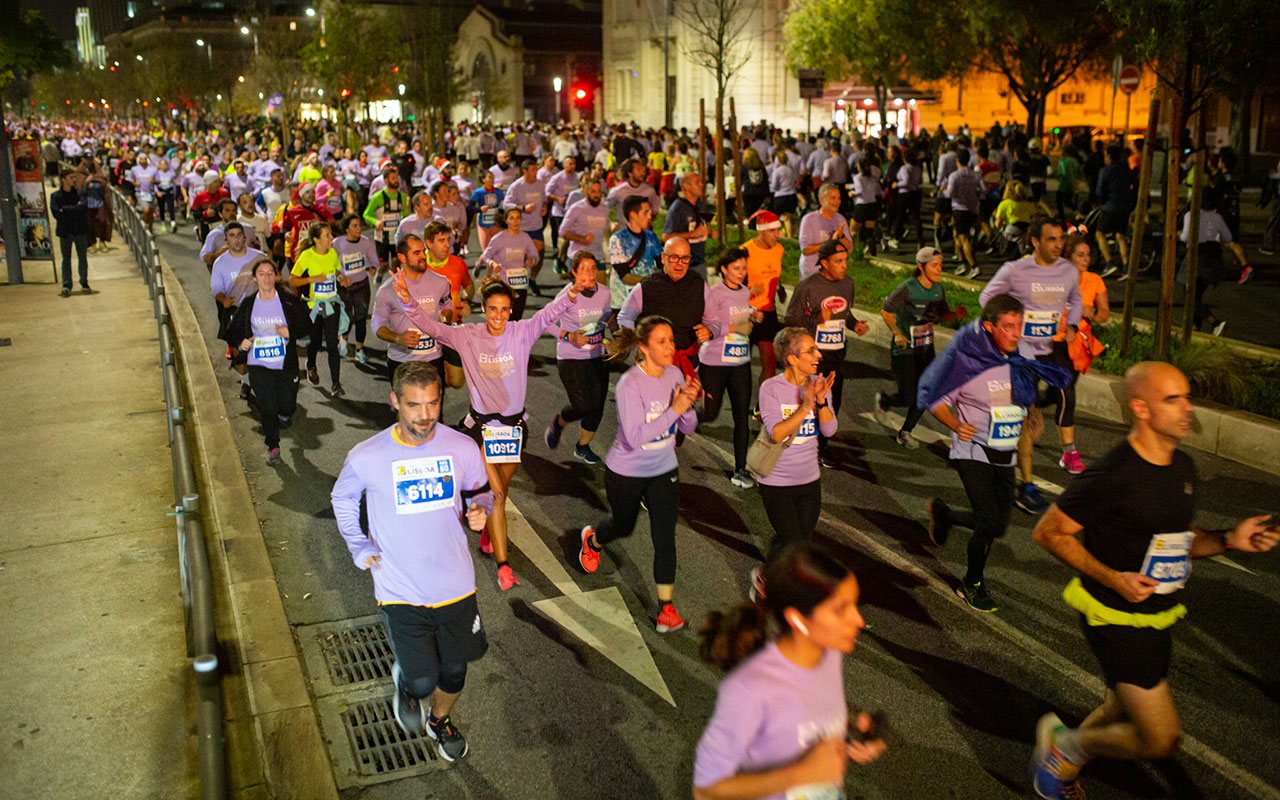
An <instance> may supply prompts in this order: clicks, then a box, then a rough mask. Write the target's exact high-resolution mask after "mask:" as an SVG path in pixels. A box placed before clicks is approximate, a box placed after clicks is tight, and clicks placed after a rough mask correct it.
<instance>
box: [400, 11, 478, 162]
mask: <svg viewBox="0 0 1280 800" xmlns="http://www.w3.org/2000/svg"><path fill="white" fill-rule="evenodd" d="M470 10H471V7H470V6H466V7H463V6H461V5H455V4H452V3H443V4H441V3H433V4H427V5H422V6H413V7H409V8H403V9H401V11H400V17H399V22H400V25H399V27H400V35H401V37H402V39H403V41H404V44H405V45H406V46H407V47H408V48H409V58H408V69H407V70H406V72H407V74H406V76H405V95H406V97H407V98H408V99H409V100H411V101H412V102H413V103H414V105H416V106H417V107H418V108H419V110H420V111H421V114H422V117H423V118H424V119H423V120H422V121H423V123H424V127H425V129H426V130H425V133H426V135H425V136H424V140H425V141H426V142H430V143H431V145H432V147H433V148H434V149H435V152H437V153H442V152H444V131H445V126H446V124H447V123H448V119H449V113H450V110H451V109H452V108H453V106H454V104H456V103H457V102H459V101H460V100H461V99H462V97H463V95H464V94H465V92H466V89H467V83H466V80H465V79H464V78H463V75H462V70H461V69H459V68H458V66H457V64H456V63H455V62H456V59H455V58H454V54H455V50H456V47H457V43H458V28H459V27H460V26H461V25H462V21H463V19H464V18H465V17H466V14H467V13H469V12H470Z"/></svg>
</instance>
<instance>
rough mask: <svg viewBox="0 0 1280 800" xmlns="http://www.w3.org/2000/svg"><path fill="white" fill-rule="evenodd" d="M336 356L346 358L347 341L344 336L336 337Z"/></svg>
mask: <svg viewBox="0 0 1280 800" xmlns="http://www.w3.org/2000/svg"><path fill="white" fill-rule="evenodd" d="M338 355H340V356H342V357H343V358H346V356H347V339H346V337H345V336H339V337H338Z"/></svg>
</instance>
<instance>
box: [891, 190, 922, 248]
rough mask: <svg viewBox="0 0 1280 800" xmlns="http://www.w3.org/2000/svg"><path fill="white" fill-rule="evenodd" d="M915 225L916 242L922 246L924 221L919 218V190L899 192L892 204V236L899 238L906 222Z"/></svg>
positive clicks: (905, 226)
mask: <svg viewBox="0 0 1280 800" xmlns="http://www.w3.org/2000/svg"><path fill="white" fill-rule="evenodd" d="M908 221H910V222H911V223H912V224H913V225H914V226H915V232H916V244H918V245H920V246H924V223H923V222H922V221H921V219H920V192H918V191H916V192H899V193H898V197H897V203H895V204H894V221H893V238H895V239H901V238H902V234H903V233H904V232H905V231H906V228H907V222H908Z"/></svg>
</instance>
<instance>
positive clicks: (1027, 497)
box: [1013, 483, 1049, 516]
mask: <svg viewBox="0 0 1280 800" xmlns="http://www.w3.org/2000/svg"><path fill="white" fill-rule="evenodd" d="M1013 504H1014V505H1016V506H1017V507H1018V508H1020V509H1022V510H1023V511H1025V512H1027V513H1028V514H1034V515H1036V516H1039V515H1041V514H1043V513H1044V512H1045V509H1047V508H1048V507H1049V501H1048V500H1045V499H1044V495H1042V494H1040V490H1039V489H1038V488H1036V485H1035V484H1033V483H1024V484H1022V485H1021V486H1019V487H1018V493H1017V494H1016V495H1014V496H1013Z"/></svg>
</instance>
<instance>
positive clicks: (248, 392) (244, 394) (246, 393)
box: [240, 383, 253, 400]
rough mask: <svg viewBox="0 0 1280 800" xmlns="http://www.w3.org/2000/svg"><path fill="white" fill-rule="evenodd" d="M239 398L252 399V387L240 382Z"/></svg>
mask: <svg viewBox="0 0 1280 800" xmlns="http://www.w3.org/2000/svg"><path fill="white" fill-rule="evenodd" d="M240 399H241V400H252V399H253V387H251V386H250V385H249V384H247V383H242V384H240Z"/></svg>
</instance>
